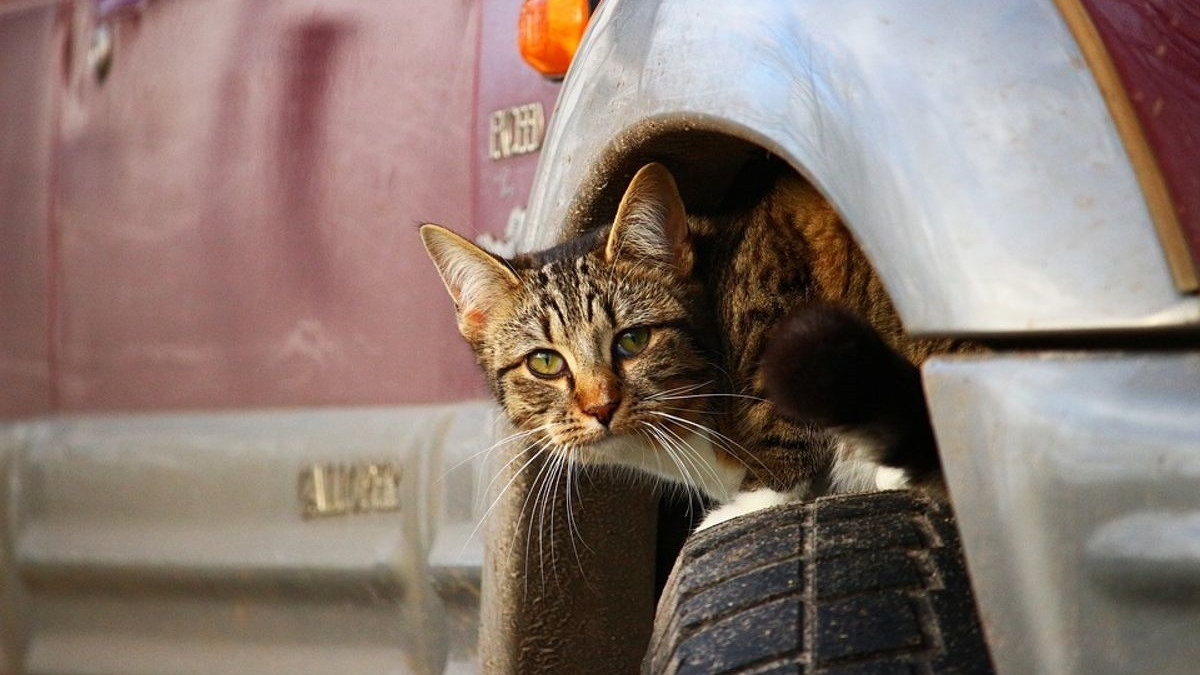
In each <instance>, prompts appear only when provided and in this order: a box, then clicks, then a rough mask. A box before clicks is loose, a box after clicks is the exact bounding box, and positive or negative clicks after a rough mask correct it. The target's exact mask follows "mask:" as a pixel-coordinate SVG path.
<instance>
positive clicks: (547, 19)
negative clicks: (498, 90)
mask: <svg viewBox="0 0 1200 675" xmlns="http://www.w3.org/2000/svg"><path fill="white" fill-rule="evenodd" d="M589 13H590V10H589V7H588V0H525V2H524V3H522V4H521V18H520V20H519V23H518V24H517V43H518V45H519V46H520V48H521V56H522V57H523V58H524V59H525V61H526V62H527V63H528V64H529V65H531V66H533V68H534V69H535V70H537V71H538V72H539V73H541V74H542V75H545V76H546V77H562V76H563V75H566V74H567V67H568V66H570V65H571V58H572V57H574V56H575V50H576V49H578V48H579V40H580V38H582V37H583V31H584V29H585V28H587V22H588V15H589Z"/></svg>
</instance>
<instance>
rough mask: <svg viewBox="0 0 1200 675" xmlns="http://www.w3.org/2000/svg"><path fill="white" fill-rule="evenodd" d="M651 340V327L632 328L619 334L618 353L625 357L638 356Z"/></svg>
mask: <svg viewBox="0 0 1200 675" xmlns="http://www.w3.org/2000/svg"><path fill="white" fill-rule="evenodd" d="M648 342H650V329H649V328H630V329H629V330H627V331H625V332H623V333H621V334H620V335H618V336H617V342H616V349H617V354H619V355H620V356H623V357H625V358H629V357H631V356H637V355H638V354H640V353H641V352H642V350H643V349H645V348H646V343H648Z"/></svg>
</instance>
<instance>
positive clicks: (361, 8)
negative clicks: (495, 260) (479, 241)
mask: <svg viewBox="0 0 1200 675" xmlns="http://www.w3.org/2000/svg"><path fill="white" fill-rule="evenodd" d="M512 4H513V5H514V10H513V11H514V12H515V3H512ZM74 7H75V8H76V10H77V11H76V13H77V16H76V17H75V18H74V20H73V21H71V20H67V18H68V17H67V16H66V15H65V14H66V13H65V12H64V20H62V21H60V22H59V23H60V24H61V25H62V27H61V28H60V29H61V30H63V31H66V30H67V28H66V27H67V26H71V25H74V27H75V34H74V35H71V36H68V37H64V38H62V39H61V40H56V39H55V38H54V35H53V29H54V25H55V24H54V23H53V19H54V17H55V15H56V13H57V12H58V11H59V10H58V9H57V8H55V7H52V6H51V7H45V8H43V9H39V10H36V11H28V12H25V14H28V16H29V18H25V14H21V15H20V16H18V15H16V14H15V13H13V12H9V13H7V14H3V15H0V23H2V25H0V31H3V32H4V34H3V36H0V37H2V38H3V39H0V45H3V49H4V50H5V59H4V60H5V62H6V63H23V64H24V65H25V66H27V67H22V68H19V69H16V70H15V71H14V73H16V74H17V75H18V77H17V78H12V77H6V78H4V82H3V83H2V84H0V94H2V95H3V97H4V98H3V100H4V101H5V103H6V105H5V106H4V115H5V118H4V127H5V129H6V130H9V131H7V132H6V133H5V134H4V135H3V136H2V137H0V139H2V140H0V143H2V144H3V148H0V149H2V150H3V151H4V156H5V158H6V161H9V162H13V163H15V164H18V165H19V166H20V169H21V170H22V171H23V172H25V175H22V176H20V177H19V178H18V179H14V178H13V177H12V176H11V175H10V174H9V172H7V171H6V178H5V179H4V183H3V184H2V187H3V190H4V192H5V199H4V200H3V205H0V209H2V210H3V213H2V214H0V215H3V216H4V220H5V222H6V224H8V227H9V230H8V231H7V232H6V233H5V239H4V243H5V246H4V247H2V248H3V253H0V255H2V256H3V263H4V264H3V265H2V269H3V271H2V272H0V274H3V281H4V286H3V291H2V292H3V294H4V295H3V297H2V298H0V299H2V300H3V306H4V307H5V312H6V314H7V315H8V316H9V317H11V320H6V321H5V322H4V327H3V330H2V331H0V339H2V340H3V342H2V343H0V344H2V345H3V353H0V365H2V370H0V377H3V378H4V380H3V382H2V384H3V385H4V386H3V387H0V389H3V390H4V391H5V393H4V394H3V399H2V400H0V414H5V415H15V414H25V413H28V412H38V411H43V410H46V409H61V410H73V411H85V410H135V409H160V408H230V407H247V406H255V407H257V406H287V405H321V404H403V403H419V402H441V401H452V400H461V399H463V398H474V397H478V396H482V395H484V389H483V386H482V381H481V378H480V377H479V375H478V373H477V372H476V367H475V365H474V363H473V362H472V358H471V355H470V353H469V350H468V349H467V348H466V346H465V345H464V344H463V342H462V340H461V339H460V338H458V336H457V332H456V330H455V328H454V323H453V317H452V312H451V307H450V304H449V302H448V300H447V298H446V295H445V292H444V290H443V289H442V286H441V283H440V281H439V280H438V278H437V275H436V274H435V273H434V270H433V267H432V266H431V265H430V264H429V262H428V260H427V259H426V257H425V254H424V251H423V250H422V248H421V245H420V241H419V237H418V236H417V232H416V230H417V225H418V224H419V223H420V222H423V221H426V220H436V221H440V222H446V223H470V222H474V219H473V218H472V213H471V209H472V199H471V190H472V175H471V174H472V168H473V161H472V155H471V149H472V140H471V133H472V131H473V129H474V128H475V127H474V120H475V114H474V110H473V107H472V106H473V102H474V101H473V85H474V68H475V61H476V41H477V32H478V31H477V28H478V18H479V16H478V13H479V11H480V6H479V5H477V4H472V3H421V4H420V5H419V6H414V5H413V4H412V3H408V2H370V3H363V2H357V1H356V0H340V1H334V0H326V1H323V2H281V3H270V4H262V3H259V2H255V1H254V0H227V1H224V2H155V1H151V2H145V3H140V4H138V5H136V6H132V7H124V6H120V5H117V7H118V9H117V10H116V11H115V12H113V13H112V14H111V15H110V16H108V17H105V18H104V19H103V22H107V23H108V24H109V25H110V26H111V28H112V31H113V37H114V44H115V51H114V54H113V61H112V66H111V70H110V72H109V73H108V76H107V78H106V79H104V80H103V81H101V80H100V78H98V77H97V76H96V73H95V71H94V69H93V68H92V67H90V66H89V64H88V61H87V49H88V45H89V44H90V43H91V40H92V33H91V31H92V27H91V25H90V24H91V23H92V18H93V17H92V16H91V14H90V12H91V11H92V10H93V9H94V5H92V4H91V3H76V4H75V5H74ZM414 13H415V14H414ZM64 45H66V46H68V47H69V49H67V48H64ZM514 51H515V48H514ZM12 53H17V55H18V56H19V57H20V58H14V59H13V60H10V59H9V58H8V57H9V55H10V54H12ZM59 53H62V54H65V55H66V56H64V57H63V58H68V59H69V63H68V64H65V66H64V67H62V68H61V70H62V73H63V74H61V75H60V74H59V73H58V72H52V71H56V69H57V68H58V65H59V64H56V63H55V60H56V58H57V57H58V54H59ZM14 101H15V102H20V104H21V105H18V106H16V107H15V108H14V106H12V105H9V104H11V103H12V102H14ZM55 111H57V112H55ZM55 126H57V127H58V129H57V130H56V129H55ZM14 130H20V133H17V132H16V131H14ZM55 135H58V136H59V141H58V144H57V146H56V147H54V146H52V145H51V138H52V137H53V136H55ZM54 165H57V166H58V167H60V169H59V174H58V176H57V177H56V179H55V180H56V183H54V182H52V181H51V173H52V172H51V170H50V167H51V166H54ZM526 189H527V188H526ZM52 193H53V201H54V202H56V203H57V208H56V209H55V212H56V213H57V220H56V222H54V223H53V224H50V223H49V221H48V212H49V207H48V204H50V203H51V201H52V197H51V194H52ZM14 195H15V197H14ZM12 223H16V224H17V225H16V229H13V227H14V226H13V225H12ZM13 242H15V245H14V243H13ZM51 268H52V270H53V271H51ZM48 278H54V279H57V282H56V284H54V286H55V287H54V288H53V289H51V288H50V287H49V285H48V283H47V281H46V280H47V279H48ZM52 291H53V292H52ZM51 372H54V373H55V376H53V377H52V376H51V375H50V373H51Z"/></svg>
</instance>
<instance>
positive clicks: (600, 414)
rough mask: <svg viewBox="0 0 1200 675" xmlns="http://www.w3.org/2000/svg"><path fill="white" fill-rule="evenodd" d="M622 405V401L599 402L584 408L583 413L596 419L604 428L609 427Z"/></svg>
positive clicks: (608, 400) (615, 399) (613, 399)
mask: <svg viewBox="0 0 1200 675" xmlns="http://www.w3.org/2000/svg"><path fill="white" fill-rule="evenodd" d="M620 405H621V399H619V398H612V399H606V400H604V401H597V402H595V403H592V404H590V405H587V406H585V407H584V408H583V412H584V413H585V414H587V415H590V416H592V417H595V418H596V421H597V422H599V423H600V424H603V425H604V426H608V425H609V423H610V422H612V418H613V415H615V414H616V412H617V407H618V406H620Z"/></svg>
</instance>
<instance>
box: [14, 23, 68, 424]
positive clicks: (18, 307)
mask: <svg viewBox="0 0 1200 675" xmlns="http://www.w3.org/2000/svg"><path fill="white" fill-rule="evenodd" d="M57 15H58V9H57V7H55V6H54V5H53V4H50V3H47V4H44V5H42V6H34V7H29V6H26V7H24V8H22V9H15V10H14V9H8V8H6V7H5V6H4V4H3V3H0V63H3V64H5V66H6V68H5V73H4V75H3V76H2V77H0V416H4V415H28V414H36V413H42V412H45V411H47V410H49V409H50V403H51V393H50V383H51V376H50V354H49V345H50V342H49V335H50V269H51V256H50V251H51V247H50V215H51V201H50V195H51V189H50V185H51V177H52V174H53V171H52V165H51V161H50V159H51V156H52V150H51V148H52V146H53V142H54V133H55V124H54V121H55V118H56V114H55V106H56V101H55V97H54V95H53V91H54V85H55V83H57V82H58V81H59V79H60V73H61V59H62V39H61V24H60V22H59V21H57Z"/></svg>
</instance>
